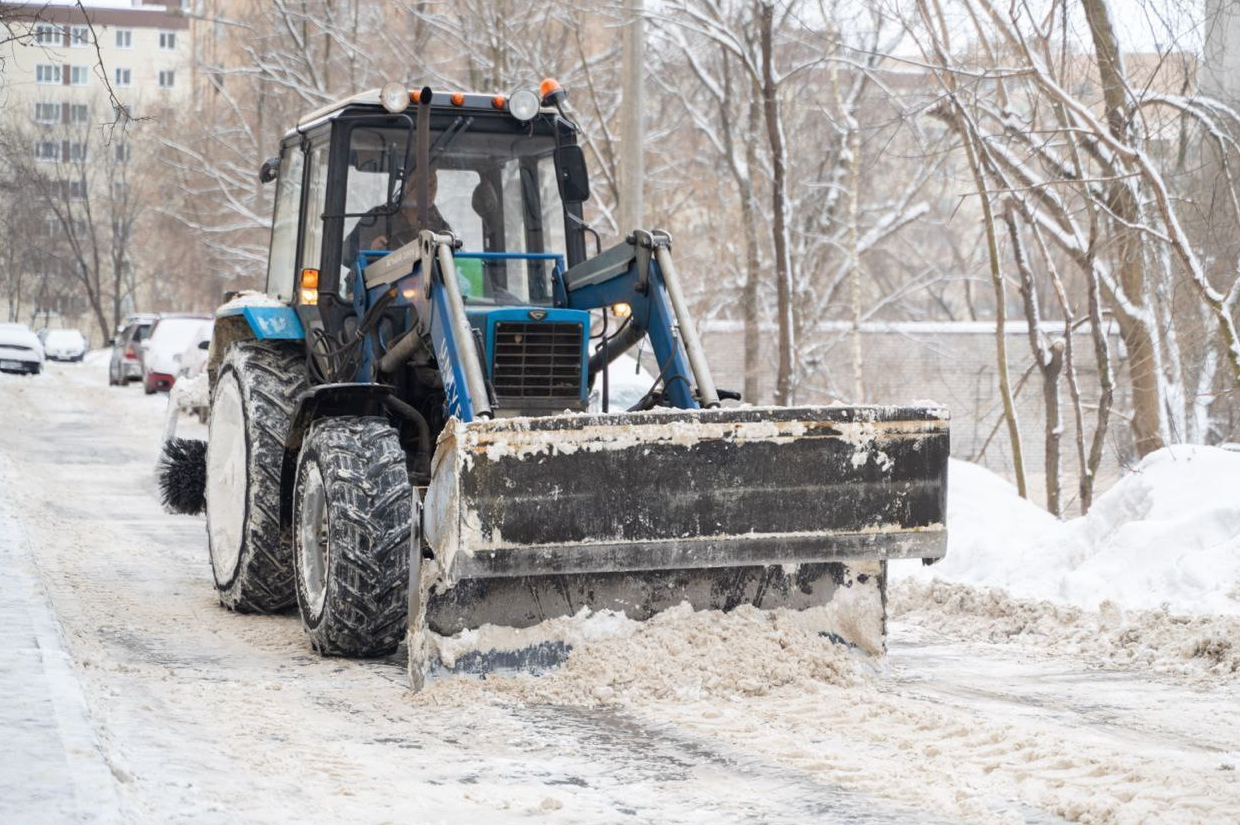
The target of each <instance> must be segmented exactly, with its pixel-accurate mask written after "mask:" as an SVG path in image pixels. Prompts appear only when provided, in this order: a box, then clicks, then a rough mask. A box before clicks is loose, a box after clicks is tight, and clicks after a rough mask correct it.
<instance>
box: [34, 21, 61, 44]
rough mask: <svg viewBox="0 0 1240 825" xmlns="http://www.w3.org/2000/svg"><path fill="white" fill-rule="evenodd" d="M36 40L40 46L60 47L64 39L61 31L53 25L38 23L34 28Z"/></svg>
mask: <svg viewBox="0 0 1240 825" xmlns="http://www.w3.org/2000/svg"><path fill="white" fill-rule="evenodd" d="M34 40H35V42H36V43H38V44H39V45H40V46H59V45H61V44H62V43H63V40H64V37H63V35H62V34H61V33H60V29H59V28H58V27H56V26H53V25H52V24H51V23H38V24H36V25H35V27H34Z"/></svg>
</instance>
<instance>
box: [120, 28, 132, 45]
mask: <svg viewBox="0 0 1240 825" xmlns="http://www.w3.org/2000/svg"><path fill="white" fill-rule="evenodd" d="M116 48H118V49H132V48H133V30H132V29H117V30H116Z"/></svg>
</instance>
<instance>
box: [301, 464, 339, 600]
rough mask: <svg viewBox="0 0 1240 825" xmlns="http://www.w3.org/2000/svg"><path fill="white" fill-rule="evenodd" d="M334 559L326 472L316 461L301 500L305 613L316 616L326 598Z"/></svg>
mask: <svg viewBox="0 0 1240 825" xmlns="http://www.w3.org/2000/svg"><path fill="white" fill-rule="evenodd" d="M330 558H331V545H330V542H329V541H328V524H327V490H326V488H325V486H324V484H323V474H322V473H320V472H319V468H318V467H316V466H314V465H313V464H312V465H310V466H309V467H308V468H306V474H305V476H304V480H303V482H302V487H301V496H300V501H299V502H298V523H297V562H298V564H297V570H298V573H297V575H298V577H299V578H300V579H301V588H302V593H303V594H304V595H305V600H306V613H307V615H308V616H309V617H317V616H318V615H319V614H320V613H322V612H323V603H324V602H325V601H326V600H327V563H328V561H329V559H330Z"/></svg>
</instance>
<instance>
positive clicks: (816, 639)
mask: <svg viewBox="0 0 1240 825" xmlns="http://www.w3.org/2000/svg"><path fill="white" fill-rule="evenodd" d="M825 610H826V608H813V609H811V610H806V611H795V610H785V609H782V608H781V609H778V610H774V611H762V610H758V609H756V608H753V607H749V606H742V607H739V608H737V609H735V610H732V611H730V612H728V613H723V612H721V611H718V610H702V611H694V610H693V609H692V608H691V607H690V606H689V604H688V603H682V604H680V605H679V606H677V607H674V608H671V609H670V610H666V611H663V612H662V613H659V614H657V615H656V616H654V617H653V618H651V619H650V620H648V621H645V622H638V621H633V620H631V619H628V618H626V617H624V616H623V615H619V614H616V613H612V612H611V611H600V612H599V613H596V614H593V615H587V614H586V613H584V612H583V613H581V614H578V615H577V616H573V617H571V618H564V619H553V620H549V621H547V622H543V623H542V624H541V625H539V626H538V628H536V630H538V631H539V637H538V639H530V640H529V641H532V642H535V643H536V642H537V641H538V640H540V639H541V638H542V637H543V634H545V633H550V634H552V635H554V636H556V637H558V638H560V639H562V640H564V641H566V642H568V643H569V644H570V645H572V653H571V655H570V656H569V658H568V661H567V662H565V663H564V664H563V665H562V666H561V667H559V668H556V669H555V670H553V671H551V672H550V673H548V674H547V675H545V676H542V677H539V678H530V677H529V676H521V675H517V676H489V677H488V678H487V679H486V681H485V682H482V681H476V680H470V679H458V678H452V679H443V680H438V681H434V682H432V683H431V684H430V685H428V687H427V689H426V690H425V691H424V692H423V694H421V695H422V696H423V697H425V700H426V701H429V702H432V703H434V704H442V703H445V702H452V703H466V704H467V703H469V702H472V701H476V700H477V699H479V698H483V697H504V698H509V699H517V700H520V701H536V702H540V703H551V704H564V705H587V706H590V705H602V704H627V703H629V702H643V701H649V700H676V701H694V700H699V699H703V698H736V697H742V696H746V697H752V696H761V695H764V694H767V693H770V692H772V691H775V690H778V689H779V688H782V687H785V686H790V685H795V686H800V687H804V688H812V687H813V686H815V685H823V684H832V685H847V684H853V683H855V682H856V681H858V680H860V679H861V678H862V677H863V668H862V666H861V663H862V657H861V655H860V654H854V653H851V652H850V651H849V649H848V648H846V647H844V646H842V645H838V644H835V643H833V642H832V641H830V639H828V638H827V637H825V636H822V635H820V634H819V632H818V629H819V628H820V627H821V626H823V623H824V622H825V621H829V617H828V616H827V615H824V614H823V612H822V611H825ZM509 632H511V631H509ZM480 641H485V642H487V643H495V642H497V641H498V642H500V646H501V647H504V646H506V645H504V644H503V641H504V640H496V639H487V640H479V639H478V638H476V637H473V636H470V637H466V638H465V639H464V640H463V641H461V640H447V642H448V643H449V644H450V645H451V646H450V647H443V646H441V647H439V651H440V653H441V655H442V654H447V656H445V661H451V659H452V658H453V656H459V655H460V654H462V653H463V652H465V647H473V646H478V643H479V642H480ZM439 644H440V645H443V642H440V643H439ZM483 646H485V645H483Z"/></svg>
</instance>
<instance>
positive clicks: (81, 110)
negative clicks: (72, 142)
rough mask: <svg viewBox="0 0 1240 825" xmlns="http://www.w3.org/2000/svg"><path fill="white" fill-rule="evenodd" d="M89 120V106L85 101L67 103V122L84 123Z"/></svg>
mask: <svg viewBox="0 0 1240 825" xmlns="http://www.w3.org/2000/svg"><path fill="white" fill-rule="evenodd" d="M88 120H90V106H88V105H86V104H85V103H71V104H69V122H70V123H86V122H87V121H88Z"/></svg>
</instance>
